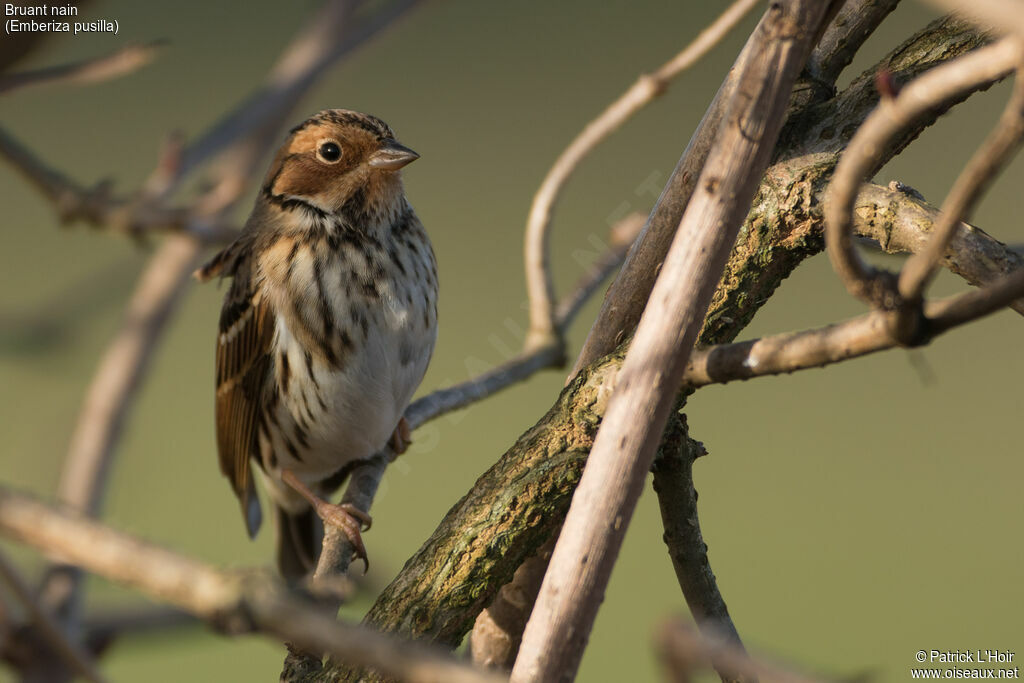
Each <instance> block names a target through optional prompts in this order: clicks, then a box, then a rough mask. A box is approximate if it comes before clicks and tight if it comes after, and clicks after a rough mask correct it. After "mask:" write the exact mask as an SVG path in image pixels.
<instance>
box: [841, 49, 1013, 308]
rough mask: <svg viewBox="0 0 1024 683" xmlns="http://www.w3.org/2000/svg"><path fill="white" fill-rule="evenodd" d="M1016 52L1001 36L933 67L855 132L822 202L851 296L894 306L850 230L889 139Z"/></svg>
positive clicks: (889, 285)
mask: <svg viewBox="0 0 1024 683" xmlns="http://www.w3.org/2000/svg"><path fill="white" fill-rule="evenodd" d="M1020 52H1021V51H1020V45H1019V43H1017V42H1016V41H1013V40H1011V39H1003V40H1001V41H999V42H997V43H994V44H992V45H988V46H985V47H982V48H979V49H977V50H975V51H974V52H972V53H970V54H968V55H965V56H963V57H960V58H958V59H956V60H954V61H951V62H948V63H946V64H943V65H941V66H938V67H935V68H934V69H932V70H931V71H929V72H927V73H925V74H924V75H922V76H920V77H919V78H917V79H915V80H914V81H913V82H911V83H910V84H909V85H907V86H906V87H905V88H904V89H903V90H902V91H901V92H900V93H899V95H898V96H896V97H890V98H887V99H883V100H882V102H881V103H880V104H879V106H878V108H877V109H876V110H875V111H874V112H872V114H871V115H870V116H868V118H867V120H865V121H864V124H863V125H862V126H861V127H860V129H859V130H858V131H857V133H856V134H855V135H854V137H853V139H852V140H851V141H850V145H849V147H848V148H847V150H846V153H845V154H844V155H843V157H842V159H841V160H840V162H839V164H838V166H837V167H836V172H835V175H834V177H833V178H832V182H831V184H830V187H829V200H828V201H827V202H826V204H825V220H826V240H827V244H828V253H829V257H830V259H831V260H832V266H833V268H835V270H836V273H837V274H838V275H839V277H840V279H841V280H842V281H843V284H844V285H845V286H846V289H847V291H849V292H850V294H852V295H853V296H855V297H857V298H859V299H863V300H865V301H867V302H868V303H870V304H871V305H873V306H878V307H882V308H886V309H894V308H896V307H897V305H898V301H897V297H898V293H897V292H896V290H895V278H894V276H893V275H892V274H891V273H888V272H887V271H880V270H877V269H875V268H873V267H872V266H870V265H868V264H867V263H865V262H864V260H863V259H862V258H861V257H860V255H859V254H858V253H857V251H856V250H855V249H854V246H853V240H852V238H851V231H850V226H851V224H852V210H853V203H854V200H855V199H856V196H857V192H858V190H859V189H860V185H861V183H862V182H863V180H864V178H865V177H866V176H867V174H868V171H869V170H870V169H871V168H873V167H874V166H875V165H876V164H877V163H878V159H879V157H880V156H881V155H882V154H883V151H884V150H885V149H887V143H888V141H889V140H890V139H891V138H893V137H895V136H896V135H897V134H898V133H899V132H900V131H901V130H903V129H904V128H906V127H907V126H909V125H911V124H912V123H913V122H914V121H915V120H916V119H917V118H918V117H919V116H922V115H924V114H927V113H928V112H929V110H931V109H933V108H935V107H937V106H939V105H941V104H942V103H943V102H946V101H948V100H955V99H957V98H960V97H962V96H963V95H964V94H965V93H967V92H970V91H971V90H973V89H976V88H977V87H978V85H979V84H980V83H987V82H991V81H992V80H994V79H998V78H1002V77H1004V76H1005V75H1006V74H1008V73H1009V72H1010V71H1012V70H1013V68H1014V67H1015V66H1016V65H1017V63H1019V61H1020V58H1021V57H1020ZM883 78H884V76H883Z"/></svg>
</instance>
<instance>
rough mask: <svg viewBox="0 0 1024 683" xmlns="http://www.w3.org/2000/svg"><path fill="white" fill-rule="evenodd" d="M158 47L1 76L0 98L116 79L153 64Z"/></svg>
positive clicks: (127, 49)
mask: <svg viewBox="0 0 1024 683" xmlns="http://www.w3.org/2000/svg"><path fill="white" fill-rule="evenodd" d="M160 47H162V43H160V42H153V43H145V44H142V45H128V46H126V47H123V48H121V49H120V50H117V51H115V52H112V53H110V54H108V55H103V56H102V57H94V58H92V59H87V60H85V61H82V62H74V63H71V64H61V65H60V66H48V67H45V68H42V69H35V70H33V71H22V72H21V73H14V74H7V75H4V76H0V94H3V93H9V92H12V91H14V90H18V89H20V88H27V87H30V86H35V85H88V84H91V83H99V82H101V81H106V80H110V79H113V78H119V77H121V76H125V75H127V74H130V73H132V72H134V71H137V70H139V69H141V68H142V67H144V66H146V65H147V64H149V63H150V62H151V61H153V59H154V58H155V57H156V54H157V52H158V49H159V48H160Z"/></svg>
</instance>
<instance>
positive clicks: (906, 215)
mask: <svg viewBox="0 0 1024 683" xmlns="http://www.w3.org/2000/svg"><path fill="white" fill-rule="evenodd" d="M890 187H892V185H890ZM853 213H854V226H853V227H854V230H855V231H856V232H857V234H858V235H863V236H865V237H870V238H871V239H873V240H875V241H876V242H878V244H879V245H880V246H881V248H882V249H883V250H885V251H886V252H888V253H890V254H895V253H907V252H909V253H915V252H918V251H920V250H921V249H922V248H923V246H924V245H925V244H927V243H928V240H929V235H930V234H931V232H932V229H933V227H932V226H933V225H934V224H935V223H936V222H937V221H938V220H939V218H940V214H939V210H938V209H936V208H934V207H931V206H929V205H927V204H925V203H923V202H921V201H918V200H917V199H915V198H914V197H912V196H911V195H909V194H906V193H904V192H901V191H898V190H892V189H887V188H884V187H880V186H878V185H872V184H867V185H864V186H862V187H861V190H860V193H859V194H858V195H857V201H856V203H855V205H854V209H853ZM942 265H943V266H945V267H946V268H948V269H949V270H950V271H951V272H953V273H955V274H956V275H959V276H960V277H962V278H964V279H965V280H966V281H967V282H968V283H970V284H972V285H974V286H975V287H979V286H982V285H988V284H991V283H993V282H995V281H996V280H997V279H999V277H1000V276H1002V275H1007V274H1009V273H1012V272H1014V271H1016V270H1019V269H1021V268H1024V258H1022V256H1021V255H1020V254H1019V253H1017V252H1016V251H1014V250H1013V249H1012V248H1010V247H1008V246H1007V245H1005V244H1003V243H1002V242H1000V241H999V240H997V239H995V238H993V237H991V236H990V235H989V234H988V233H986V232H985V231H984V230H982V229H981V228H978V227H975V226H973V225H968V224H967V223H961V224H960V225H959V226H958V227H957V229H956V230H955V231H954V232H953V239H952V241H951V242H950V245H949V248H948V249H947V250H946V253H945V254H944V255H943V257H942ZM1010 308H1012V309H1013V310H1015V311H1017V312H1018V313H1020V314H1022V315H1024V301H1014V302H1012V303H1011V304H1010Z"/></svg>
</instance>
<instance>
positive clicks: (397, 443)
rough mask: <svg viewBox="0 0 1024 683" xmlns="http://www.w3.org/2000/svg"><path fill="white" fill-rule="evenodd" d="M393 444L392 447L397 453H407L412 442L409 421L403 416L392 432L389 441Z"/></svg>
mask: <svg viewBox="0 0 1024 683" xmlns="http://www.w3.org/2000/svg"><path fill="white" fill-rule="evenodd" d="M388 443H390V444H391V448H393V449H394V451H395V455H401V454H402V453H405V451H406V449H408V448H409V444H411V443H412V432H411V431H410V430H409V421H408V420H406V419H405V417H404V416H403V417H402V419H400V420H399V421H398V424H397V425H395V431H394V432H393V433H392V434H391V440H390V441H388Z"/></svg>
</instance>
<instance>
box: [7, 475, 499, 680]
mask: <svg viewBox="0 0 1024 683" xmlns="http://www.w3.org/2000/svg"><path fill="white" fill-rule="evenodd" d="M0 531H2V532H3V533H4V534H5V535H7V536H8V537H10V538H13V539H16V540H18V541H20V542H22V543H26V544H28V545H31V546H33V547H35V548H38V549H40V550H42V551H44V552H47V553H55V554H59V555H61V556H62V557H64V559H65V560H66V561H68V562H72V563H74V564H76V565H79V566H81V567H84V568H85V569H88V570H89V571H92V572H95V573H97V574H100V575H102V576H104V577H106V578H108V579H110V580H112V581H115V582H117V583H121V584H124V585H127V586H131V587H134V588H137V589H139V590H141V591H143V592H145V593H146V594H147V595H149V596H151V597H154V598H156V599H159V600H162V601H165V602H168V603H171V604H173V605H176V606H178V607H180V608H182V609H185V610H187V611H189V612H191V613H193V614H195V615H196V616H198V617H199V618H201V619H203V620H205V621H207V622H209V623H210V624H211V625H213V626H214V627H216V628H218V629H220V630H222V631H224V632H226V633H228V634H233V635H237V634H242V633H251V632H259V633H264V634H266V635H268V636H272V637H275V638H281V639H284V640H287V641H289V642H291V643H293V644H295V645H297V646H299V647H303V648H307V649H310V650H316V651H323V652H328V653H330V654H331V655H332V656H334V657H337V658H338V659H340V660H342V661H347V662H353V663H356V664H360V665H366V666H370V667H373V668H374V669H376V670H377V671H379V672H381V673H383V674H385V675H388V676H394V677H397V678H400V679H401V680H406V681H423V682H426V681H431V682H438V683H440V682H448V681H451V682H456V681H458V682H464V683H487V682H490V683H498V681H502V680H504V679H503V678H502V677H500V676H495V675H492V674H487V673H483V672H478V671H476V670H474V669H472V668H470V667H468V666H466V665H465V664H462V663H460V662H458V661H457V660H455V659H454V658H453V657H452V656H451V655H448V654H445V653H442V652H438V651H436V650H433V649H430V648H427V647H424V646H423V645H419V644H415V643H407V642H403V641H400V640H398V639H395V638H393V637H389V636H385V635H382V634H379V633H376V632H374V631H371V630H369V629H366V628H363V627H361V626H356V625H351V624H346V623H344V622H339V621H336V620H335V619H334V618H333V617H332V616H330V615H328V614H324V613H323V612H321V611H319V610H318V609H317V608H316V606H315V605H312V604H310V603H309V602H308V601H306V600H304V599H302V598H300V597H298V596H296V595H294V594H292V593H290V592H288V590H287V589H286V588H285V587H284V585H283V584H282V583H281V582H280V581H279V580H277V579H274V578H271V577H269V576H266V575H260V574H257V573H244V572H231V573H229V572H222V571H218V570H216V569H214V568H213V567H210V566H208V565H205V564H203V563H201V562H198V561H196V560H192V559H190V558H188V557H185V556H182V555H178V554H176V553H173V552H171V551H169V550H165V549H164V548H160V547H158V546H155V545H152V544H150V543H147V542H145V541H142V540H139V539H136V538H133V537H131V536H129V535H127V534H124V533H120V532H117V531H114V530H113V529H110V528H109V527H106V526H104V525H102V524H99V523H97V522H94V521H91V520H89V519H86V518H84V517H81V516H79V515H76V514H73V513H69V512H63V511H59V510H57V509H55V508H51V507H49V506H47V505H44V504H42V503H40V502H38V501H36V500H34V499H32V498H30V497H28V496H25V495H22V494H18V493H14V492H13V491H11V490H9V489H6V488H4V487H0Z"/></svg>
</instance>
